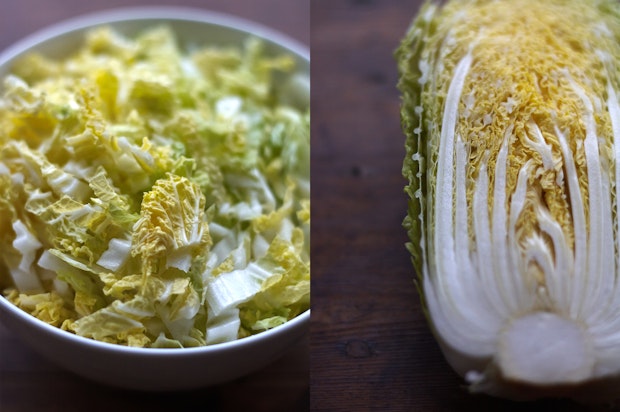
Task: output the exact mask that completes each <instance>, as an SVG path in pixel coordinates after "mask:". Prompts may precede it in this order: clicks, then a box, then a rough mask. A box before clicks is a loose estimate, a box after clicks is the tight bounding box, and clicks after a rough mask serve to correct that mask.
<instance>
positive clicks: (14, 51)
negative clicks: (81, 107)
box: [0, 6, 311, 357]
mask: <svg viewBox="0 0 620 412" xmlns="http://www.w3.org/2000/svg"><path fill="white" fill-rule="evenodd" d="M135 20H171V21H190V22H195V23H206V24H211V25H217V26H222V27H223V28H227V29H233V30H237V31H240V32H246V33H248V34H252V35H256V36H258V37H261V38H263V39H265V40H267V41H270V42H272V43H274V44H275V45H277V46H280V47H283V48H285V49H288V50H289V51H291V52H292V53H294V54H296V55H297V56H298V57H300V58H302V59H303V60H305V61H307V62H308V64H309V63H310V49H309V47H308V46H307V45H305V44H303V43H302V42H300V41H298V40H296V39H293V38H292V37H291V36H289V35H287V34H284V33H281V32H279V31H277V30H274V29H272V28H269V27H267V26H265V25H263V24H261V23H257V22H254V21H252V20H249V19H246V18H243V17H238V16H235V15H232V14H227V13H223V12H218V11H213V10H209V9H207V8H197V7H187V6H132V7H114V8H110V9H103V10H99V11H94V12H90V13H85V14H81V15H77V16H75V17H71V18H68V19H64V20H61V21H58V22H56V23H52V24H50V25H48V26H45V27H43V28H41V29H39V30H36V31H35V32H33V33H31V34H29V35H27V36H25V37H23V38H21V39H20V40H17V41H16V42H14V43H13V44H11V45H9V46H8V47H7V48H5V49H3V50H0V67H1V66H3V65H5V64H7V63H10V62H11V60H13V59H14V58H16V57H18V56H19V55H21V54H23V53H25V52H27V51H28V50H30V49H31V48H33V47H36V46H38V45H40V44H41V43H44V42H46V41H50V40H53V39H54V38H56V37H59V36H62V35H67V34H70V33H72V32H77V31H84V30H86V29H88V28H91V27H94V26H98V25H105V24H115V23H123V22H130V21H135ZM0 309H1V310H6V311H8V312H10V313H11V314H13V315H14V317H15V318H18V319H19V320H21V321H23V322H26V323H27V324H28V326H29V327H31V328H33V329H41V330H43V331H46V332H48V333H51V334H52V335H53V336H54V337H55V338H57V339H59V340H64V341H68V342H69V343H71V344H78V345H87V346H89V347H90V348H91V349H93V350H100V351H106V352H115V353H117V354H120V355H132V356H135V355H140V356H147V357H152V356H156V357H159V356H162V355H164V354H165V355H167V356H173V357H184V356H193V355H195V354H197V353H200V354H205V353H212V352H221V351H222V350H226V351H228V350H230V351H233V350H236V349H237V348H239V347H241V346H246V345H252V344H260V343H263V341H266V340H269V339H270V338H271V337H272V336H274V335H276V334H278V335H279V334H286V332H291V331H293V330H295V329H297V328H302V327H303V328H305V327H307V326H306V325H307V324H309V320H310V311H311V309H310V308H308V309H307V310H305V311H304V312H302V313H300V314H298V315H297V316H295V317H294V318H292V319H290V320H288V321H287V322H285V323H283V324H281V325H278V326H276V327H274V328H272V329H269V330H266V331H263V332H259V333H257V334H255V335H250V336H247V337H244V338H238V339H236V340H234V341H229V342H222V343H215V344H211V345H205V346H197V347H184V348H141V347H132V346H126V345H119V344H115V343H109V342H102V341H97V340H94V339H90V338H87V337H83V336H79V335H76V334H74V333H71V332H69V331H65V330H62V329H60V328H59V327H57V326H52V325H50V324H48V323H46V322H44V321H42V320H40V319H38V318H36V317H34V316H32V315H30V314H29V313H27V312H25V311H23V310H22V309H20V308H18V307H17V306H15V305H14V304H12V303H11V302H9V300H8V299H7V298H6V297H4V296H3V295H2V294H0ZM4 323H5V322H3V324H4ZM7 329H9V330H11V329H10V328H8V327H7ZM11 332H13V333H15V334H16V335H19V333H17V332H14V331H12V330H11Z"/></svg>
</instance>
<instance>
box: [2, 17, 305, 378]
mask: <svg viewBox="0 0 620 412" xmlns="http://www.w3.org/2000/svg"><path fill="white" fill-rule="evenodd" d="M157 23H166V24H167V25H169V26H170V27H171V28H172V29H173V30H174V32H175V34H176V35H177V39H178V40H179V42H180V44H181V46H182V47H191V46H192V45H194V44H195V45H200V44H206V43H205V41H204V39H209V40H208V41H209V44H213V45H240V44H241V43H242V41H243V40H244V39H245V38H246V37H247V36H248V34H253V35H255V36H258V37H261V38H263V39H264V41H265V44H266V52H267V53H282V52H288V53H291V54H292V55H294V56H295V57H296V60H297V66H298V67H299V68H300V69H299V71H298V73H297V74H296V75H295V76H293V77H291V78H289V79H283V82H282V84H283V87H282V88H281V90H280V92H281V93H282V94H283V97H286V98H291V99H293V101H295V102H297V104H298V105H305V106H306V107H307V106H308V105H309V73H310V53H309V50H308V48H307V47H305V46H303V45H301V44H299V43H297V42H296V41H294V40H291V39H290V38H288V37H286V36H284V35H282V34H280V33H277V32H275V31H273V30H270V29H268V28H265V27H263V26H261V25H258V24H255V23H252V22H249V21H246V20H243V19H239V18H236V17H232V16H228V15H223V14H220V13H213V12H208V11H204V10H195V9H185V8H178V7H146V8H145V7H142V8H131V9H118V10H113V11H108V12H103V13H96V14H92V15H87V16H83V17H78V18H74V19H71V20H67V21H65V22H62V23H59V24H56V25H54V26H51V27H49V28H47V29H43V30H41V31H39V32H37V33H35V34H33V35H31V36H29V37H27V38H25V39H23V40H22V41H19V42H18V43H16V44H14V45H13V46H11V47H9V48H8V49H6V50H5V51H4V52H2V53H0V77H3V76H4V75H6V74H7V73H8V72H9V70H10V66H11V62H12V61H14V59H16V58H18V57H20V56H22V55H23V54H25V53H28V52H31V51H38V52H42V53H44V54H46V55H47V56H50V57H63V56H65V55H67V54H68V53H70V52H71V51H73V50H75V49H76V48H77V47H79V45H80V44H81V41H82V38H83V34H84V33H85V31H87V30H89V29H91V28H93V27H95V26H97V25H102V24H107V25H111V26H112V27H114V29H115V30H117V31H119V32H121V33H124V34H126V35H132V34H135V33H137V32H139V31H141V30H143V29H144V28H146V27H147V26H151V25H154V24H157ZM0 320H1V321H2V323H3V324H5V325H6V326H7V328H8V329H9V330H10V331H12V332H13V333H15V334H16V335H17V336H19V337H20V338H21V339H22V340H23V341H24V342H25V343H26V344H28V345H29V346H30V347H32V348H33V349H34V350H35V351H37V352H39V353H40V354H41V355H43V356H44V357H46V358H48V359H49V360H51V361H52V362H54V363H56V364H58V365H59V366H61V367H63V368H66V369H68V370H70V371H73V372H74V373H77V374H79V375H81V376H83V377H86V378H89V379H91V380H94V381H98V382H101V383H104V384H108V385H113V386H118V387H123V388H131V389H140V390H179V389H190V388H197V387H202V386H208V385H214V384H219V383H224V382H227V381H231V380H234V379H236V378H239V377H241V376H244V375H247V374H249V373H251V372H254V371H257V370H258V369H260V368H262V367H265V366H266V365H268V364H269V363H271V362H273V361H274V360H276V359H277V358H278V357H279V356H281V355H283V354H284V353H286V350H287V349H288V348H290V347H292V346H293V345H294V344H295V343H297V342H299V341H300V340H301V339H302V338H303V337H304V336H305V334H306V333H307V330H308V325H309V321H310V310H308V311H306V312H304V313H302V314H301V315H299V316H297V317H296V318H295V319H292V320H290V321H289V322H287V323H285V324H283V325H281V326H278V327H275V328H274V329H271V330H268V331H265V332H262V333H259V334H257V335H253V336H250V337H246V338H243V339H239V340H237V341H233V342H227V343H220V344H216V345H211V346H205V347H200V348H184V349H155V348H131V347H125V346H121V345H115V344H109V343H103V342H98V341H94V340H91V339H87V338H83V337H80V336H77V335H74V334H72V333H69V332H66V331H63V330H61V329H59V328H56V327H53V326H50V325H48V324H46V323H44V322H42V321H40V320H39V319H37V318H35V317H33V316H30V315H29V314H27V313H26V312H24V311H22V310H21V309H19V308H17V307H15V306H14V305H13V304H11V303H10V302H8V301H7V300H6V299H5V298H4V297H2V296H0ZM4 355H5V356H10V354H7V353H5V354H4Z"/></svg>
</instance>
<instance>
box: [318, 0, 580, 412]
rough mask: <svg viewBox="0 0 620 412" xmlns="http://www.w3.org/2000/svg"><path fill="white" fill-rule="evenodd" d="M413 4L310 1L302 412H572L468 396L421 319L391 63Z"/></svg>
mask: <svg viewBox="0 0 620 412" xmlns="http://www.w3.org/2000/svg"><path fill="white" fill-rule="evenodd" d="M420 4H421V1H416V0H314V1H313V2H312V12H311V44H312V202H313V203H312V265H313V266H312V277H313V283H312V299H313V301H312V307H313V309H312V321H311V337H310V364H311V378H310V388H311V405H312V410H314V411H330V412H333V411H356V412H360V411H421V412H425V411H430V412H435V411H446V412H451V411H455V412H459V411H502V412H503V411H546V410H552V411H556V410H557V411H578V410H583V409H582V408H580V407H579V406H577V405H575V404H573V403H571V402H566V401H542V402H533V403H514V402H505V401H500V400H497V399H493V398H490V397H487V396H472V395H469V394H468V393H467V391H466V390H465V389H464V385H463V383H464V382H463V381H462V380H461V379H459V378H458V377H457V376H456V375H455V373H454V372H453V371H452V370H451V369H450V368H449V366H448V365H447V364H446V362H445V361H444V359H443V357H442V354H441V353H440V351H439V349H438V347H437V345H436V343H435V340H434V339H433V337H432V335H431V333H430V331H429V329H428V326H427V324H426V321H425V319H424V317H423V314H422V311H421V308H420V300H419V298H418V296H417V293H416V289H415V287H414V283H413V278H414V272H413V269H412V266H411V263H410V258H409V255H408V253H407V251H406V250H405V247H404V243H405V242H406V240H407V239H406V236H405V232H404V229H403V228H402V226H401V223H402V220H403V217H404V215H405V211H406V198H405V195H404V193H403V186H404V184H405V180H404V179H403V178H402V176H401V165H402V160H403V157H404V147H403V143H404V138H403V134H402V132H401V128H400V122H399V95H398V91H397V90H396V87H395V85H396V82H397V73H396V66H395V63H394V59H393V51H394V49H395V48H396V47H397V45H398V42H399V39H400V38H401V37H402V36H403V34H404V33H405V31H406V29H407V27H408V25H409V23H410V20H411V18H412V16H413V15H414V13H415V12H416V11H417V10H418V8H419V5H420Z"/></svg>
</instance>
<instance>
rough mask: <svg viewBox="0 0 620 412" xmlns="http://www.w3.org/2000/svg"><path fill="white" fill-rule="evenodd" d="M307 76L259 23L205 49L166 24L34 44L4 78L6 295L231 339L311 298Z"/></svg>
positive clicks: (168, 340) (70, 318)
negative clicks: (289, 93) (73, 44)
mask: <svg viewBox="0 0 620 412" xmlns="http://www.w3.org/2000/svg"><path fill="white" fill-rule="evenodd" d="M299 76H300V73H298V72H297V70H296V67H295V59H293V57H292V56H289V55H286V54H282V55H277V56H271V55H269V54H267V53H266V52H265V49H264V44H263V42H262V41H260V40H258V39H256V38H253V37H251V36H250V37H248V39H247V40H246V41H245V42H244V44H243V45H242V46H240V47H239V48H233V47H226V48H224V47H214V46H205V47H195V48H194V49H192V51H191V52H188V51H185V50H184V49H182V48H181V47H180V46H179V44H178V42H177V40H176V38H175V36H174V33H173V32H172V31H171V30H170V29H169V28H168V27H165V26H161V27H160V26H157V27H152V28H150V29H148V30H145V31H144V32H143V33H140V34H138V35H137V36H135V37H133V38H129V37H125V36H123V35H121V34H119V33H117V32H115V31H114V30H113V29H111V28H109V27H101V28H98V29H94V30H92V31H91V32H89V33H87V34H86V36H85V42H84V45H83V47H82V48H80V49H79V50H77V51H76V52H75V53H74V54H72V55H70V56H68V57H66V58H65V59H51V58H49V57H46V56H44V55H39V54H29V55H27V56H24V57H22V58H21V59H20V60H18V61H17V62H16V63H15V64H14V66H13V67H12V72H11V74H9V75H8V76H6V77H5V78H4V79H3V80H2V85H1V86H0V93H1V94H0V288H1V290H2V292H3V294H4V295H5V297H6V298H7V299H9V300H10V301H11V302H13V303H14V304H15V305H17V306H18V307H20V308H22V309H23V310H25V311H26V312H28V313H30V314H32V315H33V316H36V317H38V318H39V319H41V320H43V321H45V322H47V323H50V324H52V325H55V326H58V327H59V328H62V329H65V330H67V331H70V332H72V333H76V334H78V335H80V336H85V337H88V338H92V339H96V340H100V341H104V342H110V343H116V344H122V345H129V346H140V347H167V348H174V347H177V348H178V347H190V346H203V345H207V344H214V343H220V342H225V341H230V340H234V339H237V338H241V337H244V336H247V335H250V334H253V333H258V332H260V331H262V330H265V329H269V328H272V327H275V326H277V325H278V324H281V323H283V322H286V321H287V320H289V319H291V318H293V317H294V316H296V315H298V314H299V313H301V312H302V311H304V310H307V309H308V308H309V293H310V281H309V279H310V265H309V234H310V231H309V225H310V216H309V213H310V200H309V196H310V183H309V181H310V180H309V174H310V171H309V164H310V163H309V157H310V154H309V153H310V152H309V144H310V137H309V129H310V128H309V124H310V123H309V122H310V115H309V102H308V99H306V100H305V101H303V102H302V103H301V104H300V101H299V99H296V103H295V105H293V104H289V101H288V100H285V98H284V96H282V95H281V93H282V86H281V85H280V84H279V83H280V82H282V81H283V80H284V79H287V78H288V77H290V78H291V79H292V78H296V77H299ZM289 83H290V84H296V83H295V82H293V81H291V82H289ZM297 83H299V81H297ZM302 83H303V82H302ZM306 84H307V82H306ZM296 93H297V94H298V95H300V96H301V95H304V91H303V90H302V91H297V92H296ZM305 95H306V96H307V93H306V94H305ZM291 254H294V255H295V256H296V258H293V257H292V256H290V255H291ZM291 259H292V260H291ZM295 259H296V260H295ZM293 260H294V261H295V262H294V263H292V261H293Z"/></svg>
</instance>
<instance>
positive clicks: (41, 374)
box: [0, 0, 310, 412]
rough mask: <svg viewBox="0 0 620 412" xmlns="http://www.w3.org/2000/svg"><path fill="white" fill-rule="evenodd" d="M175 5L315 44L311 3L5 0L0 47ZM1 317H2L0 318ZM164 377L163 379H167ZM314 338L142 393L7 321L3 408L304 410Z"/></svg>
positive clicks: (1, 369) (27, 411)
mask: <svg viewBox="0 0 620 412" xmlns="http://www.w3.org/2000/svg"><path fill="white" fill-rule="evenodd" d="M157 4H167V5H170V4H175V5H181V6H191V7H200V8H203V9H210V10H216V11H219V12H225V13H230V14H235V15H237V16H240V17H243V18H246V19H250V20H253V21H255V22H258V23H261V24H263V25H266V26H269V27H271V28H273V29H275V30H278V31H281V32H283V33H285V34H287V35H289V36H291V37H293V38H294V39H296V40H297V41H299V42H302V43H304V44H309V39H310V32H309V27H310V26H309V1H307V0H295V1H291V0H261V1H243V0H211V1H203V0H175V1H165V0H62V1H48V0H0V50H1V49H4V48H5V47H7V46H9V45H10V44H11V43H13V42H15V41H17V40H18V39H20V38H22V37H24V36H26V35H28V34H30V33H32V32H34V31H35V30H37V29H40V28H42V27H44V26H47V25H49V24H51V23H55V22H58V21H60V20H63V19H66V18H69V17H73V16H77V15H80V14H84V13H90V12H93V11H97V10H102V9H109V8H113V7H119V6H138V5H157ZM0 322H1V319H0ZM162 378H164V377H162ZM308 408H309V342H308V339H305V340H304V341H302V342H301V343H300V344H299V345H297V346H296V347H294V348H292V349H291V351H290V352H289V353H286V354H284V355H283V357H282V358H281V359H280V360H278V361H276V362H275V363H274V364H272V365H270V366H268V367H267V368H265V369H263V370H261V371H259V372H257V373H255V374H253V375H250V376H247V377H244V378H241V379H238V380H236V381H234V382H231V383H230V384H226V385H219V386H216V387H210V388H204V389H201V390H194V391H190V392H171V393H140V392H133V391H128V390H122V389H116V388H109V387H105V386H101V385H99V384H95V383H92V382H90V381H86V380H84V379H82V378H80V377H78V376H75V375H73V374H71V373H69V372H66V371H65V370H64V369H62V368H60V367H59V366H57V365H55V364H52V363H50V362H49V361H47V360H45V359H43V358H41V357H40V356H39V355H38V354H36V353H34V352H33V351H31V350H30V349H29V348H28V347H25V346H24V345H23V344H22V342H21V341H20V340H18V339H17V338H16V337H15V336H14V335H13V334H12V333H11V332H10V331H9V330H7V329H6V328H5V327H4V326H2V324H1V323H0V411H2V412H35V411H36V412H39V411H41V412H56V411H58V412H60V411H62V412H65V411H118V412H121V411H186V410H192V409H193V410H203V411H204V410H213V411H216V410H217V411H235V412H236V411H244V410H248V411H265V412H271V411H282V412H288V411H303V410H308Z"/></svg>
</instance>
